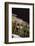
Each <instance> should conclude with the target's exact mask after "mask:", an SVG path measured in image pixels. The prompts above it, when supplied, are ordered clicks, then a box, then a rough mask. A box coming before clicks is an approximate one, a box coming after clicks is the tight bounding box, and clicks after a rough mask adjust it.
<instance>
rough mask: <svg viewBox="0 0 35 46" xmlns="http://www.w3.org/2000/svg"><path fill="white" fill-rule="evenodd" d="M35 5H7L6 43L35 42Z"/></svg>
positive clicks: (7, 3) (10, 3) (9, 3)
mask: <svg viewBox="0 0 35 46" xmlns="http://www.w3.org/2000/svg"><path fill="white" fill-rule="evenodd" d="M33 18H34V4H29V3H15V2H6V3H5V43H29V42H34V34H33V33H34V19H33Z"/></svg>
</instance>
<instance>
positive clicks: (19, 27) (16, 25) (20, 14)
mask: <svg viewBox="0 0 35 46" xmlns="http://www.w3.org/2000/svg"><path fill="white" fill-rule="evenodd" d="M12 34H13V36H12V37H13V38H14V37H15V38H19V37H20V38H23V37H29V9H28V8H12Z"/></svg>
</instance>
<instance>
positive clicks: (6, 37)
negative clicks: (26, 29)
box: [5, 2, 34, 44]
mask: <svg viewBox="0 0 35 46" xmlns="http://www.w3.org/2000/svg"><path fill="white" fill-rule="evenodd" d="M8 4H20V5H32V6H33V20H32V21H33V40H32V41H25V42H23V41H22V42H8V20H9V19H8V9H9V8H8ZM32 42H34V3H18V2H5V44H15V43H32Z"/></svg>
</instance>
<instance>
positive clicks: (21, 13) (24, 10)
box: [12, 8, 29, 24]
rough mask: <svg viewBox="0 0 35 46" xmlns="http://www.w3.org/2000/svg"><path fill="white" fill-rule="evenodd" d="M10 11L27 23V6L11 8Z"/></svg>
mask: <svg viewBox="0 0 35 46" xmlns="http://www.w3.org/2000/svg"><path fill="white" fill-rule="evenodd" d="M12 13H13V14H16V15H17V17H18V18H20V19H22V20H24V21H26V22H27V23H28V24H29V9H28V8H12Z"/></svg>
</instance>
